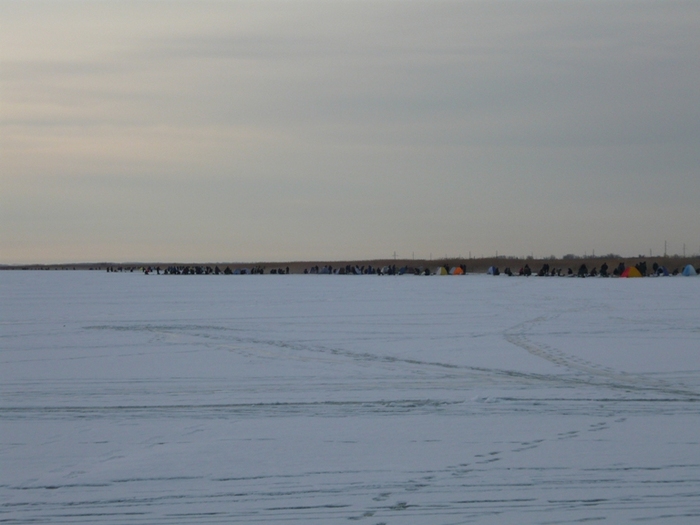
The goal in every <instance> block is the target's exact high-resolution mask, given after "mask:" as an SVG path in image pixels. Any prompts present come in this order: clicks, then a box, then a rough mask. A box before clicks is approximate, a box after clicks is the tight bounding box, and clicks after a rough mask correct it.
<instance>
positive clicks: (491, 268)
mask: <svg viewBox="0 0 700 525" xmlns="http://www.w3.org/2000/svg"><path fill="white" fill-rule="evenodd" d="M486 275H498V270H497V269H496V267H495V266H489V269H488V270H486Z"/></svg>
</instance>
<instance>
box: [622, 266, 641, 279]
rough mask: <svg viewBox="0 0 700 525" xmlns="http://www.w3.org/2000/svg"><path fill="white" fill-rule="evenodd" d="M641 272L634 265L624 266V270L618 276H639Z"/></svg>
mask: <svg viewBox="0 0 700 525" xmlns="http://www.w3.org/2000/svg"><path fill="white" fill-rule="evenodd" d="M641 276H642V274H641V273H640V272H639V270H637V269H636V268H635V267H634V266H630V267H629V268H625V271H624V272H622V273H621V274H620V277H641Z"/></svg>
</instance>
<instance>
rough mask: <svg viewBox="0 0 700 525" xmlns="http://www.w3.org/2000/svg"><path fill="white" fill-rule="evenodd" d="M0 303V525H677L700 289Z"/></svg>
mask: <svg viewBox="0 0 700 525" xmlns="http://www.w3.org/2000/svg"><path fill="white" fill-rule="evenodd" d="M0 293H1V297H0V308H1V312H0V313H1V318H0V323H1V325H0V326H1V327H2V330H1V333H0V381H1V391H0V393H1V399H0V427H1V428H0V440H1V442H0V522H2V523H35V522H39V523H127V522H128V523H149V524H175V523H177V524H179V523H322V524H339V523H343V524H346V523H354V522H358V523H364V524H367V525H377V524H387V525H389V524H392V525H394V524H395V525H406V524H421V525H435V524H461V523H489V524H490V523H493V524H502V523H518V524H530V523H533V524H534V523H537V524H550V523H573V522H582V521H589V520H590V521H596V520H598V521H603V522H609V523H615V524H621V523H636V522H648V523H654V524H657V523H672V524H677V523H682V524H686V523H687V524H693V525H696V524H697V523H700V278H684V277H673V278H647V279H592V278H589V279H565V278H536V277H533V278H517V277H513V278H508V277H503V276H501V277H487V276H481V275H479V276H474V275H469V276H465V277H451V276H448V277H414V276H410V277H409V276H403V277H388V276H384V277H377V276H325V275H318V276H316V275H308V276H304V275H290V276H276V275H264V276H157V275H149V276H145V275H142V274H137V273H133V274H117V273H114V274H112V273H104V272H89V271H76V272H70V271H53V272H49V271H43V272H31V271H27V272H21V271H4V272H0Z"/></svg>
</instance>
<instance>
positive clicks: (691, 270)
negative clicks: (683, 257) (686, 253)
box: [683, 264, 698, 277]
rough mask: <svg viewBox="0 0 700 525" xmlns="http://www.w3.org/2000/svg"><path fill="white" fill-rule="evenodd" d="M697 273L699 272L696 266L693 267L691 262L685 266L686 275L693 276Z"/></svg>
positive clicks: (684, 273) (684, 272)
mask: <svg viewBox="0 0 700 525" xmlns="http://www.w3.org/2000/svg"><path fill="white" fill-rule="evenodd" d="M697 274H698V272H696V271H695V268H693V265H692V264H689V265H688V266H686V267H685V268H683V275H685V276H686V277H691V276H693V275H697Z"/></svg>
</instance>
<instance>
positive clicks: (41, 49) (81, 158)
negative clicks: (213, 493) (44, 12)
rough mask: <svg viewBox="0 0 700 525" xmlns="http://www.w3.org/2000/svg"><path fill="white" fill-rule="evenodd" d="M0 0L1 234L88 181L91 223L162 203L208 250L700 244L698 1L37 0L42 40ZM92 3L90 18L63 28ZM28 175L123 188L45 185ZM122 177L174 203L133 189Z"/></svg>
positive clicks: (162, 222) (161, 223) (373, 251)
mask: <svg viewBox="0 0 700 525" xmlns="http://www.w3.org/2000/svg"><path fill="white" fill-rule="evenodd" d="M28 5H29V7H27V9H29V8H30V7H36V6H37V5H40V4H32V3H30V4H28ZM71 5H72V4H71ZM3 9H4V10H5V11H4V15H3V16H4V18H5V19H6V20H9V21H10V23H9V24H8V26H12V27H14V26H16V28H17V29H16V31H15V32H14V33H12V35H13V38H15V39H17V41H18V42H20V43H22V42H23V40H22V39H24V40H26V43H27V46H21V45H20V46H14V47H12V48H10V47H8V46H4V48H5V49H6V50H7V49H13V50H14V51H12V52H8V51H5V52H4V56H3V58H2V69H0V82H1V84H0V89H1V90H2V91H1V93H2V98H3V108H4V110H3V111H2V113H1V114H0V133H1V135H0V141H1V142H0V144H1V145H2V148H3V152H4V154H3V160H2V162H3V164H4V170H3V171H4V172H5V175H4V178H5V180H9V181H10V183H8V185H7V187H8V188H11V189H12V191H11V192H10V193H8V194H7V195H8V196H7V197H6V198H7V200H8V201H12V203H11V204H13V206H10V208H11V210H12V211H6V212H3V213H5V214H6V216H7V217H9V216H10V215H11V216H12V224H13V225H14V226H13V228H15V229H16V235H18V236H20V237H21V232H22V228H24V227H26V228H28V230H27V231H36V230H35V229H32V228H33V227H30V226H28V224H29V221H30V219H29V217H30V216H32V215H34V212H33V210H34V209H35V208H36V206H37V204H36V203H38V202H41V203H42V206H43V208H42V214H44V215H42V216H45V214H49V216H50V215H51V213H52V210H55V217H56V218H57V220H56V221H54V222H55V225H53V224H52V225H49V224H47V225H46V228H49V229H50V228H54V227H56V228H58V227H59V226H60V220H58V219H59V218H61V217H64V212H65V211H66V210H71V213H73V214H77V215H78V216H80V217H85V218H93V216H94V213H95V212H94V202H102V203H103V204H104V206H102V210H103V211H104V217H101V218H98V219H97V220H96V221H93V222H96V223H98V224H101V226H100V232H101V233H100V235H99V237H100V238H102V236H107V237H109V232H110V231H111V229H110V227H109V224H110V223H111V222H114V221H115V220H116V218H117V217H120V216H123V215H124V211H125V210H128V214H129V216H130V217H132V218H133V220H134V221H137V222H139V221H140V222H144V221H147V222H148V223H149V224H153V225H155V227H156V229H158V228H160V229H163V228H166V227H167V224H173V223H177V224H179V225H180V226H179V231H180V232H181V234H180V237H177V236H176V237H174V238H173V239H172V240H171V241H170V242H171V248H170V249H171V250H172V251H173V252H177V250H178V249H180V250H185V251H186V250H188V248H187V246H196V250H197V251H198V252H201V250H203V249H204V248H203V247H202V244H201V243H198V242H194V241H193V240H192V239H194V238H196V232H197V231H201V229H202V228H207V229H208V231H210V232H212V233H211V235H210V241H211V244H210V245H209V248H207V249H208V250H210V251H209V252H208V253H211V254H212V255H214V254H216V253H219V251H218V250H220V248H219V246H220V245H222V244H226V243H229V242H230V243H237V245H238V246H240V247H241V250H242V252H241V255H240V257H241V258H251V259H255V258H260V257H274V256H275V253H276V252H275V249H280V252H279V253H280V257H282V252H284V253H285V254H288V255H285V256H290V257H304V256H305V255H308V256H318V257H334V256H338V257H350V256H355V255H356V256H358V257H364V256H382V255H386V254H385V253H383V252H382V250H384V249H387V250H390V252H393V251H394V249H398V250H404V251H407V250H409V249H410V251H415V252H417V253H420V254H421V256H425V255H427V253H430V252H431V251H433V252H435V253H440V252H445V251H447V252H462V253H466V252H468V251H469V250H470V248H473V252H474V253H479V252H484V253H492V252H495V250H499V251H500V252H501V253H504V252H508V251H509V250H510V251H512V252H514V253H521V254H523V253H529V252H531V251H535V252H540V253H547V254H549V253H565V252H571V251H576V250H577V249H576V245H580V246H585V247H586V248H591V247H595V245H596V244H598V246H599V247H598V250H597V251H599V252H602V251H606V250H607V251H619V252H625V251H628V252H631V253H636V252H639V251H646V250H647V248H648V246H649V245H650V244H652V243H656V244H657V245H658V244H659V243H660V242H661V243H662V242H663V239H661V237H664V238H665V237H673V239H675V241H674V242H687V243H688V244H689V245H693V244H699V245H700V241H699V240H698V239H697V232H696V228H695V227H694V223H695V222H697V217H696V216H695V215H694V211H693V209H694V203H695V202H697V201H698V198H699V197H700V191H699V190H698V188H697V183H696V182H695V180H696V177H697V166H698V165H700V164H699V163H698V161H700V154H699V153H698V151H697V147H696V145H697V144H698V143H699V142H700V119H699V118H698V117H700V114H699V113H700V105H699V104H698V103H697V102H698V96H699V95H700V88H699V86H700V54H699V53H698V52H697V50H698V49H700V8H698V7H697V4H696V3H693V2H663V3H661V2H606V3H602V2H422V1H416V2H389V1H387V2H380V1H377V2H341V3H335V2H334V3H328V2H294V3H285V2H282V3H274V2H271V3H267V2H266V3H255V2H252V3H236V4H221V3H192V4H189V3H183V4H157V5H152V4H149V3H137V4H119V3H116V2H104V3H102V4H99V5H97V6H91V8H90V10H89V13H88V12H87V11H88V10H86V14H84V13H83V12H82V11H81V10H80V9H66V11H62V8H61V7H60V6H58V7H57V6H53V7H52V9H53V10H54V13H53V18H52V19H48V18H44V19H42V18H41V15H40V14H39V13H40V10H36V12H35V13H34V14H35V15H36V16H38V17H39V18H38V19H39V22H40V24H39V25H40V26H41V27H45V28H48V30H54V31H55V33H56V34H55V37H56V42H57V46H56V47H55V48H54V49H46V46H45V45H43V44H42V43H41V42H43V40H42V39H41V38H40V35H35V34H33V33H32V25H31V24H29V25H27V24H28V23H27V22H26V20H25V22H22V20H23V18H22V16H20V15H21V12H22V9H23V7H22V6H19V5H13V6H11V7H7V6H5V7H4V8H3ZM161 11H162V12H161ZM137 15H138V16H137ZM130 16H131V17H132V18H134V19H138V20H139V23H138V25H137V26H134V27H132V26H130V25H129V24H128V23H126V21H127V20H129V18H130ZM82 17H84V20H83V18H82ZM95 20H102V21H103V22H100V23H103V24H106V26H105V32H104V36H100V35H99V33H96V32H94V31H92V32H90V31H87V30H86V29H81V28H87V27H91V26H90V25H89V24H93V25H94V23H95ZM110 20H114V22H110ZM162 20H166V21H167V23H165V22H163V21H162ZM13 22H16V24H13ZM22 23H25V25H22ZM68 26H70V27H71V28H73V31H74V33H70V32H69V31H67V30H66V27H68ZM76 28H77V29H76ZM83 31H85V32H84V33H83ZM96 34H97V36H96ZM69 35H70V38H69ZM76 35H77V36H76ZM4 38H9V37H4ZM33 39H34V40H33ZM37 42H38V43H37ZM23 48H26V49H30V50H34V51H32V52H30V51H25V50H23ZM29 175H31V176H32V177H39V179H38V180H46V178H47V177H53V178H55V177H58V178H61V180H63V181H65V184H69V185H70V184H83V183H82V182H78V181H81V180H84V179H83V178H84V177H88V178H90V177H92V179H91V180H93V181H94V183H95V184H97V185H98V186H100V187H103V188H108V187H109V185H110V184H113V183H114V182H113V181H118V183H117V186H119V187H120V188H124V189H123V191H120V192H117V194H118V198H112V197H109V198H108V197H107V196H106V195H107V194H106V193H104V192H100V191H97V190H94V191H92V190H91V192H88V193H87V194H85V196H84V201H83V200H81V199H80V198H79V199H77V200H76V199H74V198H70V199H69V198H68V197H67V196H66V197H55V198H49V199H47V197H46V194H45V193H44V191H48V190H43V189H42V187H47V186H46V185H45V184H43V185H42V184H41V183H37V186H36V187H35V188H34V189H31V190H30V189H27V188H24V187H23V186H22V183H21V182H20V181H21V180H28V179H27V177H28V176H29ZM137 180H142V181H143V180H145V181H148V183H147V186H148V187H153V188H158V190H157V193H156V194H157V195H158V200H159V201H160V202H172V203H174V207H168V206H165V207H161V208H158V207H156V209H158V210H160V211H159V212H158V213H155V212H154V211H153V208H152V207H151V205H150V204H149V203H152V202H153V199H150V200H149V199H145V200H144V199H142V198H141V197H136V196H137V195H140V196H141V195H143V194H144V191H145V190H144V189H143V187H142V185H141V184H136V183H135V182H134V181H137ZM108 181H110V182H108ZM694 183H695V184H694ZM173 185H179V187H188V188H190V190H189V192H185V193H182V192H180V190H179V189H177V188H176V187H175V186H173ZM91 187H92V186H91ZM195 188H198V189H199V190H200V191H194V189H195ZM367 188H371V190H368V189H367ZM104 191H106V190H104ZM95 192H97V193H95ZM146 193H147V194H148V192H146ZM22 195H24V197H21V196H22ZM185 195H186V196H187V197H186V198H185V197H184V196H185ZM222 195H231V197H230V199H231V200H232V202H235V206H232V207H231V209H228V208H227V207H226V205H225V203H224V202H222V201H221V199H222ZM130 196H131V197H130ZM22 199H24V200H22ZM47 202H50V203H51V204H50V205H47V204H46V203H47ZM14 203H16V206H14ZM91 203H92V204H91ZM127 203H130V204H127ZM133 203H136V204H133ZM212 203H219V204H217V205H213V204H212ZM10 208H6V209H7V210H9V209H10ZM640 209H642V210H644V211H643V213H641V212H640ZM61 210H63V211H61ZM251 216H255V217H256V220H255V221H251V220H250V217H251ZM183 217H187V219H183ZM628 217H629V218H633V220H634V221H635V222H636V223H637V224H638V227H637V228H635V234H634V235H633V236H631V237H630V236H629V235H628V234H626V235H625V239H624V241H620V240H618V239H619V237H620V236H619V235H617V233H616V232H617V231H618V230H617V228H618V226H617V225H618V224H620V223H621V222H624V221H625V219H626V218H628ZM693 218H694V219H695V220H693ZM61 220H62V219H61ZM130 220H131V219H130ZM210 223H215V224H225V223H235V224H240V225H242V226H243V227H244V229H251V232H252V233H250V234H249V235H247V234H240V236H241V238H238V237H236V235H234V234H231V233H230V232H228V231H227V230H226V229H225V228H223V227H219V226H209V227H207V225H208V224H210ZM33 224H34V223H33ZM279 224H284V227H279V226H278V225H279ZM347 224H357V225H360V226H361V231H363V232H370V234H367V233H363V234H362V235H360V234H358V233H356V232H355V231H353V230H352V229H348V228H347ZM23 225H25V226H23ZM376 225H382V227H377V226H376ZM115 231H116V230H115ZM238 231H239V232H240V231H241V230H240V229H238ZM256 231H257V232H258V233H257V234H255V233H254V232H256ZM81 232H82V233H80V235H78V234H76V235H75V238H74V239H73V242H74V243H75V244H77V245H80V243H81V242H82V243H83V244H85V245H86V246H87V245H90V243H91V242H92V243H94V242H95V240H94V238H93V237H91V235H90V233H89V232H90V229H89V228H88V230H87V232H86V231H83V230H81ZM314 232H315V233H314ZM332 232H338V233H339V235H340V237H339V238H338V239H337V240H334V241H333V242H330V239H332V238H333V235H332ZM4 234H5V235H7V238H9V237H10V236H11V237H12V238H14V235H15V232H13V233H12V235H9V234H8V232H4ZM62 235H68V234H62ZM95 235H97V234H95ZM115 235H116V233H115ZM217 235H219V237H217ZM68 236H69V237H70V235H68ZM251 237H253V238H254V239H255V240H254V241H252V240H250V238H251ZM17 238H18V239H19V237H17ZM25 238H26V239H28V240H27V242H28V243H31V242H33V241H32V240H31V239H32V235H29V234H27V235H25ZM178 238H179V239H181V240H180V241H178ZM217 239H220V240H221V242H219V243H217ZM242 239H243V240H242ZM245 239H248V240H245ZM290 239H292V241H290ZM1 240H2V239H0V241H1ZM122 241H123V242H122ZM13 242H14V241H13ZM17 242H18V243H19V242H20V241H19V240H18V241H17ZM36 242H39V241H36ZM124 242H127V241H124V240H123V239H122V240H121V241H120V243H119V246H120V249H124ZM178 243H179V244H178ZM286 243H289V244H290V246H289V247H287V248H285V249H284V250H281V248H280V246H282V245H283V244H285V245H286ZM20 244H21V243H20ZM108 244H109V243H108V241H104V242H100V246H101V247H104V246H106V245H108ZM138 245H139V246H143V244H138ZM397 245H398V246H397ZM293 246H298V247H300V248H299V250H300V252H299V253H295V252H294V248H293ZM101 249H103V248H101ZM194 249H195V248H193V250H194ZM18 250H19V251H17V252H16V253H19V254H21V253H22V252H21V249H19V248H18ZM582 250H583V248H582V249H579V251H582ZM380 252H382V253H380ZM32 253H34V252H32ZM157 256H158V255H157V254H153V255H152V257H157ZM16 257H20V258H21V255H17V256H16ZM47 257H49V258H50V257H51V256H50V255H47ZM112 257H114V258H118V253H115V254H114V255H113V256H112ZM149 257H151V255H149V254H148V253H144V255H143V258H149Z"/></svg>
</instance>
